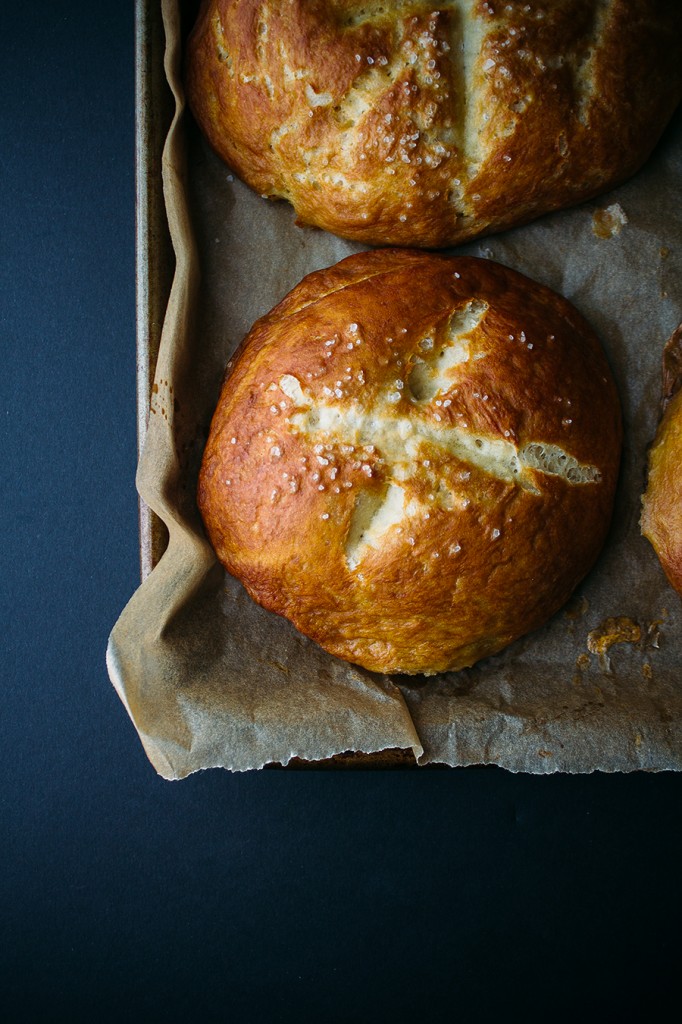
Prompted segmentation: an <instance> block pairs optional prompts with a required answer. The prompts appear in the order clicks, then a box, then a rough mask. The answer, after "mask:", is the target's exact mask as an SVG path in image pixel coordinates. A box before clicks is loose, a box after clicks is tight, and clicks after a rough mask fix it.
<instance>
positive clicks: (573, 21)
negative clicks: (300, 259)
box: [186, 0, 682, 247]
mask: <svg viewBox="0 0 682 1024" xmlns="http://www.w3.org/2000/svg"><path fill="white" fill-rule="evenodd" d="M186 82H187V93H188V98H189V102H190V105H191V108H192V110H193V111H194V114H195V116H196V118H197V120H198V122H199V124H200V126H201V128H202V129H203V131H204V133H205V135H206V137H207V138H208V140H209V142H210V144H211V145H212V146H213V148H214V149H215V150H216V152H217V153H219V154H220V156H221V157H223V159H224V160H225V161H226V162H227V163H228V164H229V165H230V166H231V167H232V168H234V170H235V171H236V172H237V173H238V174H239V175H240V176H241V177H242V178H243V179H244V181H246V182H247V183H248V184H249V185H251V187H252V188H254V189H256V190H257V191H258V192H259V193H261V194H262V195H263V196H266V197H269V198H278V197H281V198H284V199H288V200H289V201H290V202H291V203H292V204H293V206H294V209H295V210H296V213H297V215H298V219H299V221H300V222H301V223H306V224H312V225H317V226H318V227H322V228H325V229H326V230H328V231H331V232H334V233H335V234H338V235H341V236H343V237H346V238H351V239H357V240H359V241H361V242H365V243H369V244H374V245H385V244H390V245H413V246H414V245H417V246H425V247H439V246H446V245H454V244H459V243H461V242H463V241H465V240H466V239H469V238H472V237H475V236H476V235H480V234H481V233H483V232H489V231H497V230H499V229H501V228H508V227H511V226H513V225H515V224H520V223H523V222H525V221H528V220H530V219H532V218H533V217H537V216H538V215H540V214H543V213H546V212H547V211H549V210H556V209H559V208H561V207H565V206H569V205H571V204H574V203H577V202H580V201H582V200H584V199H587V198H588V197H590V196H594V195H596V194H598V193H599V192H603V191H605V190H606V189H608V188H610V187H611V186H613V185H614V184H616V183H617V182H619V181H622V180H624V179H625V178H627V177H628V176H630V175H631V174H633V173H634V171H635V170H636V169H637V168H638V167H639V166H640V165H641V164H642V163H643V161H644V160H645V159H646V157H647V156H648V155H649V153H650V152H651V149H652V148H653V146H654V144H655V143H656V141H657V140H658V138H659V136H660V134H661V132H662V130H663V128H664V126H665V124H666V122H667V121H668V119H669V117H670V115H671V113H672V111H673V110H674V108H675V105H676V104H677V102H678V101H679V98H680V94H681V93H682V4H680V3H679V2H678V0H551V2H547V0H545V2H542V3H532V4H528V3H523V2H520V0H509V2H503V0H487V2H486V0H457V2H452V0H447V2H444V3H435V2H426V0H391V2H390V3H388V2H383V0H382V2H376V0H372V2H367V0H283V2H281V3H274V2H272V0H269V2H264V0H205V2H204V4H203V6H202V8H201V12H200V15H199V18H198V21H197V23H196V26H195V28H194V31H193V33H192V36H191V38H190V40H189V43H188V51H187V73H186Z"/></svg>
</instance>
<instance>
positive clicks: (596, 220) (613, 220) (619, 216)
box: [592, 203, 628, 238]
mask: <svg viewBox="0 0 682 1024" xmlns="http://www.w3.org/2000/svg"><path fill="white" fill-rule="evenodd" d="M627 222H628V218H627V216H626V214H625V210H624V209H623V207H622V206H621V205H620V203H612V204H611V206H607V207H606V208H605V209H603V210H595V211H594V214H593V215H592V233H593V234H594V235H596V236H597V238H613V237H614V235H619V234H620V233H621V231H622V230H623V227H624V226H625V225H626V224H627Z"/></svg>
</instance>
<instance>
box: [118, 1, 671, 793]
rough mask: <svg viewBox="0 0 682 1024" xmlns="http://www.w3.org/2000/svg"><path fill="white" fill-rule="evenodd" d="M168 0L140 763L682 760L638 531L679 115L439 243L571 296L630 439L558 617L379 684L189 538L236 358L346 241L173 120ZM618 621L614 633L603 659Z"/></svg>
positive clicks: (133, 611)
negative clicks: (546, 211)
mask: <svg viewBox="0 0 682 1024" xmlns="http://www.w3.org/2000/svg"><path fill="white" fill-rule="evenodd" d="M162 8H163V14H164V19H165V23H166V28H167V32H168V40H169V46H168V50H167V54H166V71H167V73H168V76H169V79H170V81H171V83H172V85H173V89H174V94H175V97H176V102H177V104H178V110H177V114H176V118H175V120H174V122H173V126H172V128H171V130H170V133H169V136H168V140H167V144H166V149H165V153H164V160H163V176H164V189H165V195H166V204H167V211H168V220H169V226H170V234H171V238H172V241H173V246H174V250H175V253H176V274H175V279H174V283H173V289H172V292H171V296H170V302H169V305H168V310H167V312H166V317H165V320H164V326H163V334H162V337H161V343H160V348H159V356H158V362H157V370H156V376H155V380H154V384H153V387H152V394H151V404H150V416H149V427H148V430H147V435H146V440H145V445H144V450H143V453H142V456H141V459H140V467H139V472H138V488H139V490H140V493H141V495H142V498H143V499H144V501H145V502H146V503H147V504H148V505H149V506H150V508H152V509H153V510H154V511H155V512H156V513H157V514H158V516H159V517H160V519H161V520H162V521H163V522H164V523H165V524H166V526H167V528H168V532H169V545H168V550H167V552H166V554H165V555H164V556H163V557H162V558H161V560H160V562H159V564H158V566H157V567H156V569H155V570H154V571H153V572H152V573H151V575H150V576H149V577H148V579H147V580H146V581H145V582H144V583H143V585H142V587H141V588H140V589H139V590H138V592H137V593H136V594H135V595H134V596H133V598H132V599H131V601H130V603H129V604H128V606H127V607H126V609H125V610H124V612H123V613H122V615H121V618H120V620H119V622H118V623H117V625H116V627H115V628H114V631H113V633H112V636H111V639H110V643H109V648H108V652H107V660H108V665H109V670H110V674H111V678H112V681H113V682H114V685H115V686H116V688H117V690H118V692H119V694H120V695H121V698H122V700H123V702H124V704H125V706H126V707H127V709H128V711H129V713H130V715H131V718H132V719H133V722H134V724H135V726H136V728H137V729H138V732H139V734H140V737H141V739H142V741H143V743H144V745H145V749H146V750H147V753H148V755H149V757H150V759H151V760H152V763H153V764H154V765H155V767H156V768H157V770H158V771H159V772H160V773H161V774H162V775H164V776H165V777H168V778H179V777H182V776H184V775H187V774H189V773H190V772H192V771H196V770H198V769H201V768H206V767H213V766H222V767H226V768H229V769H232V770H245V769H249V768H259V767H261V766H263V765H264V764H266V763H270V762H278V763H282V764H286V763H288V762H289V761H290V760H291V759H292V758H303V759H306V760H319V759H321V758H327V757H329V756H331V755H334V754H338V753H340V752H343V751H362V752H373V751H383V750H385V749H399V750H405V751H409V752H411V753H410V755H409V756H410V757H414V758H415V759H416V760H417V761H418V762H419V763H420V764H431V763H444V764H450V765H465V764H499V765H502V766H504V767H506V768H508V769H510V770H514V771H529V772H538V773H545V772H552V771H572V772H588V771H594V770H603V771H629V770H635V769H638V768H645V769H650V770H662V769H676V770H679V769H680V768H682V742H681V741H682V656H681V653H680V637H681V636H682V606H681V604H680V601H679V599H678V597H677V595H675V593H674V592H673V591H672V590H671V588H670V587H669V585H668V584H667V581H666V580H665V577H664V575H663V573H662V571H661V569H660V567H659V566H658V563H657V561H656V558H655V555H654V554H653V551H652V550H651V548H650V546H649V545H648V543H647V542H646V541H644V540H643V538H641V536H640V535H639V527H638V519H639V502H640V494H641V491H642V489H643V486H644V474H645V463H646V447H647V445H648V443H649V442H650V440H651V438H652V437H653V434H654V431H655V425H656V419H657V416H658V408H659V401H658V400H659V393H660V357H661V352H662V348H663V344H664V342H665V340H666V338H667V337H668V336H669V335H670V333H671V332H672V330H673V328H674V327H675V326H676V324H677V323H678V322H680V320H682V287H681V285H680V281H681V280H682V276H681V272H682V175H681V173H680V172H681V170H682V119H681V117H680V115H679V112H678V115H677V116H676V117H675V119H674V121H673V123H672V125H671V126H670V129H669V130H668V132H667V133H666V136H665V138H664V139H663V141H662V143H661V145H660V146H659V147H658V149H657V150H656V152H655V154H654V156H653V157H652V159H651V160H650V162H649V163H648V164H647V166H646V167H645V168H644V169H643V170H642V171H641V172H640V173H639V174H638V175H637V177H636V178H634V179H632V180H631V181H630V182H628V183H626V184H625V185H623V186H622V187H621V188H619V189H617V190H615V191H614V192H611V193H609V195H608V196H604V197H601V198H600V199H598V200H596V201H594V202H592V203H590V204H586V205H584V206H581V207H579V208H576V209H574V210H571V211H564V212H561V213H557V214H554V215H551V216H548V217H545V218H543V219H542V220H539V221H537V222H535V223H534V224H532V225H529V226H526V227H524V228H521V229H518V230H516V231H510V232H507V233H505V234H504V235H498V236H494V237H489V238H487V239H484V240H482V241H479V242H475V243H472V244H470V245H467V246H463V247H460V248H459V249H458V250H456V251H457V252H459V253H463V254H465V253H466V254H471V255H478V256H484V257H487V258H494V259H497V260H499V261H500V262H502V263H505V264H507V265H509V266H511V267H514V268H515V269H518V270H520V271H521V272H523V273H525V274H527V275H529V276H531V277H534V278H535V279H536V280H539V281H541V282H543V283H545V284H547V285H549V286H550V287H552V288H554V289H556V290H557V291H559V292H561V293H562V294H564V295H566V296H567V297H568V298H569V299H570V300H571V301H572V302H573V303H574V304H575V305H576V306H577V307H578V308H579V309H580V310H581V312H582V313H584V314H585V315H586V316H587V318H588V319H589V320H590V321H591V322H592V324H593V325H594V327H595V328H596V329H597V331H598V333H599V334H600V336H601V338H602V340H603V342H604V345H605V348H606V350H607V353H608V355H609V358H610V360H611V363H612V366H613V368H614V373H615V376H616V380H617V382H618V385H619V389H620V393H621V398H622V402H623V411H624V420H625V430H626V440H625V448H624V456H623V466H622V473H621V480H620V484H619V490H618V496H617V502H616V516H615V519H614V525H613V529H612V531H611V535H610V537H609V540H608V542H607V545H606V547H605V549H604V552H603V555H602V557H601V558H600V560H599V562H598V564H597V566H596V567H595V569H594V570H593V572H592V573H591V574H590V576H589V577H588V578H587V580H586V581H585V582H584V583H583V585H582V586H581V587H580V588H579V591H578V592H577V594H576V596H575V598H574V599H573V601H572V602H571V604H570V605H569V607H568V608H566V609H564V610H562V611H561V612H559V613H558V614H557V615H556V616H555V617H554V618H553V619H552V620H551V622H549V623H548V624H547V625H546V626H545V627H544V628H543V629H541V630H539V631H537V632H536V633H534V634H532V635H531V636H529V637H526V638H524V639H522V640H520V641H518V642H517V643H516V644H513V645H512V646H510V647H509V648H508V649H507V650H506V651H504V652H502V653H501V654H499V655H497V656H496V657H493V658H490V659H487V660H485V661H484V662H481V663H479V664H478V665H477V666H474V667H473V668H472V669H468V670H465V671H463V672H459V673H449V674H446V675H443V676H439V677H437V678H436V679H431V680H424V679H420V678H416V679H414V678H406V677H401V676H393V677H385V676H377V675H373V674H371V673H368V672H365V671H364V670H362V669H359V668H357V667H354V666H350V665H347V664H345V663H343V662H340V661H338V660H337V659H334V658H331V657H330V656H329V655H327V654H325V653H324V652H322V651H321V650H320V649H319V648H317V647H316V646H315V645H314V644H312V643H311V642H310V641H308V640H307V639H305V638H304V637H302V636H300V635H299V634H298V633H296V631H295V630H294V629H293V627H291V626H290V625H289V624H288V623H287V622H285V621H284V620H281V619H279V618H277V617H276V616H273V615H271V614H270V613H267V612H265V611H263V610H262V609H260V608H258V607H257V606H256V605H254V604H253V603H252V602H251V601H250V599H249V598H248V597H247V596H246V594H245V593H244V591H243V589H242V588H241V587H240V585H239V584H237V583H236V582H235V581H233V580H231V579H229V578H227V577H226V576H225V574H224V573H223V571H222V569H220V568H219V567H218V566H217V564H216V562H215V558H214V556H213V553H212V551H211V549H210V547H209V545H208V544H207V542H206V540H205V538H204V535H203V531H202V528H201V523H200V521H199V517H198V513H197V510H196V504H195V500H194V487H195V482H196V473H197V469H198V464H199V461H200V458H201V452H202V449H203V444H204V441H205V438H206V434H207V430H208V425H209V422H210V416H211V413H212V410H213V407H214V404H215V401H216V399H217V395H218V390H219V386H220V382H221V379H222V373H223V368H224V365H225V363H226V361H227V359H228V357H229V354H230V353H231V352H232V351H233V349H234V348H235V346H236V345H237V344H238V343H239V341H240V340H241V338H242V337H243V335H244V334H245V333H246V331H247V330H248V329H249V327H250V326H251V323H252V322H253V320H254V319H256V317H258V316H260V315H261V314H263V313H264V312H266V311H267V310H268V309H270V308H271V307H272V305H274V304H275V302H277V301H278V300H279V299H280V298H281V297H282V296H283V295H284V294H285V293H286V292H287V291H288V290H289V289H290V288H291V287H293V286H294V285H295V284H296V283H297V282H298V281H299V280H300V278H301V277H303V276H304V275H305V274H306V273H309V272H310V271H312V270H314V269H318V268H319V267H323V266H328V265H330V264H332V263H334V262H336V261H337V260H338V259H341V258H343V257H344V256H346V255H348V254H350V253H351V252H356V251H358V250H359V249H360V248H361V246H359V245H355V244H353V243H348V242H345V241H342V240H340V239H337V238H334V237H332V236H330V235H327V234H325V233H323V232H319V231H314V230H310V229H305V230H303V229H299V228H297V227H296V226H295V225H294V221H293V214H292V211H291V209H290V208H289V207H288V206H286V205H284V204H273V203H268V202H266V201H264V200H262V199H261V198H260V197H259V196H257V195H255V194H253V193H252V192H250V191H249V190H248V189H247V188H246V186H244V185H243V184H242V183H241V182H239V181H238V180H236V179H235V177H234V175H233V174H231V173H230V171H229V169H227V168H226V167H225V166H224V165H223V164H222V163H221V162H220V161H219V160H218V158H217V157H215V156H214V155H213V154H212V153H211V152H210V151H209V149H208V147H207V146H206V145H205V144H204V142H203V140H202V139H201V137H200V136H199V133H198V131H197V130H196V127H195V126H194V124H193V122H192V121H191V118H189V117H188V116H187V115H186V114H184V112H183V96H182V88H181V85H180V64H181V45H180V21H179V13H180V12H179V8H178V5H177V3H176V2H174V0H166V2H164V3H163V5H162ZM607 208H610V209H611V211H612V213H611V215H609V216H606V217H605V216H604V215H603V213H602V212H601V211H603V210H606V209H607ZM605 225H606V228H607V230H604V226H605ZM610 226H612V227H613V228H614V229H615V230H614V233H613V234H611V232H610V231H609V230H608V228H609V227H610ZM595 229H596V230H595ZM617 229H620V232H619V233H618V230H617ZM604 235H606V237H603V236H604ZM609 620H611V621H609ZM617 620H619V621H617ZM617 626H618V627H619V628H620V635H621V636H622V637H629V639H628V640H627V641H626V642H619V643H614V644H613V645H612V646H609V642H610V640H612V639H613V638H614V637H616V636H618V635H619V633H618V629H617V628H616V627H617Z"/></svg>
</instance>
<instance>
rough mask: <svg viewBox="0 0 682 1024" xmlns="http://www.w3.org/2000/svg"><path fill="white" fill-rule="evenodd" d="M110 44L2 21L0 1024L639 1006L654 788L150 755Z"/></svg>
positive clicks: (671, 940) (625, 1012) (22, 15)
mask: <svg viewBox="0 0 682 1024" xmlns="http://www.w3.org/2000/svg"><path fill="white" fill-rule="evenodd" d="M133 28H134V21H133V5H132V3H131V2H126V3H122V2H113V0H109V2H106V3H104V2H103V3H85V2H82V0H81V2H77V0H65V2H63V3H54V2H47V0H41V2H38V0H32V2H31V3H30V4H27V3H26V4H3V5H2V7H1V8H0V40H1V42H2V51H3V53H2V60H0V85H1V88H0V96H1V97H2V108H1V110H0V167H1V169H2V171H1V173H2V183H1V184H2V211H3V212H2V218H1V231H0V245H1V248H2V253H1V260H0V338H1V342H2V357H3V358H2V372H0V424H1V427H0V429H1V431H2V438H1V446H2V452H3V469H2V473H1V475H0V488H1V492H2V498H1V504H0V515H1V516H2V523H1V524H0V530H1V532H0V537H1V538H2V541H1V542H0V573H1V575H0V579H1V587H0V600H1V602H2V641H1V647H2V664H1V665H0V679H1V682H2V691H1V693H0V700H1V705H0V707H1V708H2V712H1V719H0V729H1V733H0V757H1V758H2V762H3V763H2V776H1V777H2V798H1V800H2V802H1V814H2V821H1V823H0V827H1V833H0V834H1V837H2V838H1V842H2V865H1V872H0V879H1V881H0V886H1V891H2V911H1V913H0V964H1V966H0V1010H2V1017H3V1019H6V1020H17V1021H33V1020H40V1021H42V1020H46V1021H47V1020H68V1021H102V1020H109V1019H114V1018H116V1019H119V1018H122V1019H123V1020H126V1019H128V1020H134V1021H138V1020H139V1021H145V1022H146V1021H167V1020H183V1021H204V1020H237V1021H247V1022H249V1021H255V1022H260V1021H264V1022H271V1021H272V1022H278V1021H283V1022H284V1021H297V1022H306V1021H311V1022H312V1021H314V1022H333V1021H342V1020H347V1019H355V1020H361V1021H365V1020H377V1021H385V1020H388V1019H389V1018H390V1019H393V1020H396V1021H407V1020H411V1019H412V1018H413V1017H419V1018H420V1019H421V1020H424V1021H426V1022H436V1021H446V1020H448V1021H450V1020H455V1019H461V1020H462V1021H466V1022H468V1021H478V1020H482V1021H487V1020H494V1019H495V1020H496V1019H505V1020H508V1019H512V1020H513V1019H516V1017H517V1016H518V1015H519V1014H518V1008H523V1014H524V1016H525V1017H527V1018H528V1019H531V1020H538V1019H543V1020H544V1019H553V1020H557V1019H558V1020H561V1019H566V1018H567V1017H569V1016H571V1017H578V1018H579V1019H581V1020H596V1019H599V1020H608V1021H610V1020H613V1021H616V1020H618V1021H623V1020H635V1019H642V1020H648V1021H651V1020H661V1019H663V1008H664V1007H665V1006H666V1004H667V1002H668V1000H669V999H670V998H671V997H673V998H675V1000H676V1003H677V1005H678V1008H679V1004H680V1000H679V992H680V986H679V971H680V966H679V965H680V936H679V932H680V924H679V922H680V910H681V909H682V907H681V902H682V901H681V899H680V885H679V876H680V863H681V858H680V854H681V853H682V844H681V843H680V829H679V823H680V797H681V796H682V776H673V775H661V776H647V775H632V776H613V777H609V776H593V777H576V778H572V777H547V778H534V777H523V776H520V777H516V776H512V775H510V774H507V773H505V772H502V771H500V770H497V769H467V770H457V771H440V772H405V771H402V772H344V773H340V772H277V771H271V772H261V773H252V774H247V775H243V776H231V775H228V774H227V773H224V772H209V773H204V774H202V775H199V776H194V777H192V778H190V779H188V780H186V781H184V782H182V783H168V782H163V781H162V780H160V779H159V778H157V776H156V775H155V774H154V772H153V770H152V768H151V767H150V765H149V764H148V762H147V760H146V758H145V756H144V754H143V751H142V748H141V746H140V743H139V741H138V739H137V736H136V734H135V733H134V730H133V728H132V726H131V725H130V723H129V721H128V718H127V715H126V714H125V712H124V710H123V708H122V706H121V705H120V703H119V701H118V698H117V697H116V695H115V693H114V691H113V689H112V687H111V685H110V684H109V681H108V678H107V675H106V670H105V664H104V650H105V645H106V639H107V635H108V633H109V630H110V628H111V626H112V624H113V622H114V620H115V618H116V616H117V615H118V613H119V611H120V609H121V608H122V606H123V604H124V603H125V601H126V600H127V598H128V597H129V596H130V594H131V593H132V591H133V590H134V589H135V587H136V585H137V582H138V552H137V544H138V542H137V508H136V495H135V491H134V484H133V477H134V472H135V461H136V455H135V309H134V305H135V287H134V274H135V268H134V203H135V193H134V45H133ZM3 1007H4V1009H2V1008H3ZM475 1007H478V1009H474V1008H475ZM514 1008H517V1012H516V1013H515V1012H514Z"/></svg>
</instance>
